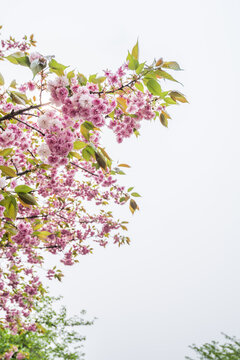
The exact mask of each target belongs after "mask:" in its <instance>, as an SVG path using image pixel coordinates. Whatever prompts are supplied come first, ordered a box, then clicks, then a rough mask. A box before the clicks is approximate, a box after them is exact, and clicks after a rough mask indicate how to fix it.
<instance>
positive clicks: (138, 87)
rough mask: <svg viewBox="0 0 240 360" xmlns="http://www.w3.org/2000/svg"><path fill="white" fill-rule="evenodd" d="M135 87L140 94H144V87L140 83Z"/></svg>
mask: <svg viewBox="0 0 240 360" xmlns="http://www.w3.org/2000/svg"><path fill="white" fill-rule="evenodd" d="M135 87H136V88H137V89H138V90H140V91H141V92H144V86H143V84H142V83H136V84H135Z"/></svg>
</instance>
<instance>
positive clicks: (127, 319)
mask: <svg viewBox="0 0 240 360" xmlns="http://www.w3.org/2000/svg"><path fill="white" fill-rule="evenodd" d="M1 15H2V16H1V23H2V24H3V25H4V28H5V29H6V31H7V32H11V33H12V34H15V35H16V36H17V35H18V36H19V35H23V34H25V33H28V34H30V33H34V34H35V35H36V38H37V40H38V44H39V50H41V52H42V53H43V54H45V55H48V54H55V55H56V59H57V60H58V61H60V62H62V63H64V64H66V65H73V66H74V67H76V68H78V69H79V71H81V72H83V73H86V74H89V73H95V72H97V71H99V72H100V71H101V70H102V69H105V68H112V69H116V68H117V66H119V65H120V64H121V63H122V61H123V60H125V57H126V53H127V50H128V49H130V48H131V47H132V46H133V45H134V44H135V42H136V39H137V37H139V42H140V51H141V54H140V56H141V59H142V60H143V61H144V60H148V61H151V60H152V59H153V58H154V57H156V58H159V57H161V56H162V57H163V58H164V59H165V60H176V61H178V62H179V63H180V65H181V66H182V68H184V69H185V71H184V72H182V73H175V75H176V76H178V79H179V80H180V81H182V82H183V83H184V85H185V86H184V88H183V89H181V87H179V86H177V87H176V86H175V85H174V83H170V82H169V83H167V84H166V85H167V86H168V87H169V88H177V89H179V90H180V91H182V92H183V93H184V94H185V95H187V97H188V99H189V102H190V104H189V105H181V106H179V107H175V108H174V109H172V110H170V109H169V111H170V113H171V114H172V117H173V120H172V121H171V122H170V126H169V128H168V129H165V128H163V127H162V126H161V124H160V123H159V122H156V123H147V122H146V123H145V125H144V126H143V127H142V131H141V133H142V136H141V137H140V138H139V139H135V138H132V139H131V140H129V141H125V142H124V143H123V144H121V145H116V144H115V143H114V141H113V139H112V138H111V137H110V136H109V135H107V136H106V138H105V139H106V140H105V142H106V141H107V142H108V145H107V148H108V150H109V152H110V153H111V155H112V156H113V158H115V159H116V160H121V161H122V162H127V163H129V164H131V165H132V168H131V169H130V170H129V171H128V175H127V176H125V177H122V178H120V180H121V179H122V181H123V182H124V183H126V184H129V186H130V185H135V189H136V191H138V192H139V193H141V194H142V195H143V198H142V199H141V201H140V207H141V211H140V212H139V213H137V214H136V216H134V217H133V218H132V222H131V226H130V236H131V238H132V244H131V246H130V247H125V248H121V249H118V248H117V247H109V248H108V249H99V250H98V251H96V252H95V255H93V256H87V257H83V258H82V259H81V261H80V263H79V264H78V265H77V266H75V267H71V268H68V269H67V275H66V277H65V280H64V283H63V284H56V283H52V285H51V287H52V291H53V293H54V294H59V293H61V294H63V295H64V298H65V303H66V304H67V307H68V309H69V311H70V313H72V314H74V313H77V312H78V311H79V310H80V309H82V308H84V309H86V310H87V311H88V313H89V317H91V316H96V317H98V320H97V322H96V324H95V325H94V326H93V327H92V328H91V329H89V330H86V331H85V333H87V335H88V339H87V345H86V348H85V349H86V353H87V356H86V360H135V359H136V360H146V359H151V360H182V359H184V356H185V355H187V353H188V349H187V346H188V345H189V344H192V343H193V342H195V343H197V344H199V343H202V342H205V341H210V340H212V339H218V338H219V334H220V332H221V331H223V332H225V333H227V334H229V335H236V336H240V329H239V323H240V312H239V302H240V284H239V274H240V262H239V256H240V241H239V233H240V229H239V220H240V206H239V203H240V191H239V184H240V171H239V155H240V146H239V131H240V123H239V109H238V104H239V89H238V85H239V63H240V51H239V30H240V29H239V15H240V2H239V1H238V0H235V1H234V0H228V1H223V0H216V1H214V0H208V1H207V0H202V1H194V0H181V1H177V0H171V1H169V2H167V1H161V0H159V1H153V0H149V1H147V2H145V3H142V4H141V3H140V1H136V0H133V1H132V2H130V1H126V0H123V1H119V2H115V3H114V2H113V1H107V0H102V1H88V2H86V1H84V2H83V1H74V0H68V1H67V2H63V1H46V0H42V1H40V2H33V1H24V0H22V1H16V0H12V1H11V3H9V4H8V2H6V1H2V3H1ZM14 69H15V68H14ZM12 76H13V78H14V77H15V76H14V73H13V74H12ZM126 214H128V210H127V209H126ZM83 330H84V329H83Z"/></svg>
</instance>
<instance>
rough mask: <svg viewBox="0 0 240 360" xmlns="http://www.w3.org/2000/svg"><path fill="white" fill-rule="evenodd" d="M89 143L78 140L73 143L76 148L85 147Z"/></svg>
mask: <svg viewBox="0 0 240 360" xmlns="http://www.w3.org/2000/svg"><path fill="white" fill-rule="evenodd" d="M85 146H87V144H86V143H85V142H84V141H80V140H76V141H74V143H73V148H74V150H80V149H83V148H84V147H85Z"/></svg>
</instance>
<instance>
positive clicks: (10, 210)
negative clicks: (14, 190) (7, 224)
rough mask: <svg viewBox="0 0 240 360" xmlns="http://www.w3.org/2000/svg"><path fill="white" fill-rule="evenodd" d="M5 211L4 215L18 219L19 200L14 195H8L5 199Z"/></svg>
mask: <svg viewBox="0 0 240 360" xmlns="http://www.w3.org/2000/svg"><path fill="white" fill-rule="evenodd" d="M4 200H5V205H4V206H5V211H4V215H5V216H6V217H9V218H10V219H14V220H15V219H16V215H17V211H18V206H17V202H16V199H15V197H14V196H12V195H10V196H8V197H6V198H5V199H4Z"/></svg>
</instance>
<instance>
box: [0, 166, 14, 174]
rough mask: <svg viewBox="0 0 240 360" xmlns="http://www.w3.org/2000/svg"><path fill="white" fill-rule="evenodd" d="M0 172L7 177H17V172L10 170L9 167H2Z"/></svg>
mask: <svg viewBox="0 0 240 360" xmlns="http://www.w3.org/2000/svg"><path fill="white" fill-rule="evenodd" d="M0 170H1V171H2V173H3V174H4V175H6V176H10V177H15V176H16V175H17V174H16V171H15V170H13V169H12V168H10V167H9V166H4V165H0Z"/></svg>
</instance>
